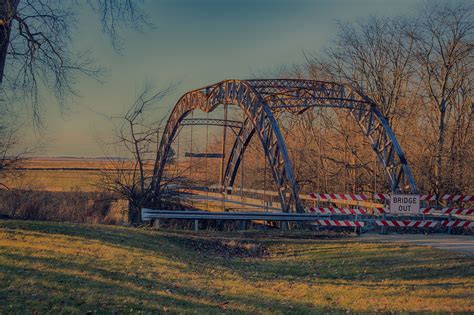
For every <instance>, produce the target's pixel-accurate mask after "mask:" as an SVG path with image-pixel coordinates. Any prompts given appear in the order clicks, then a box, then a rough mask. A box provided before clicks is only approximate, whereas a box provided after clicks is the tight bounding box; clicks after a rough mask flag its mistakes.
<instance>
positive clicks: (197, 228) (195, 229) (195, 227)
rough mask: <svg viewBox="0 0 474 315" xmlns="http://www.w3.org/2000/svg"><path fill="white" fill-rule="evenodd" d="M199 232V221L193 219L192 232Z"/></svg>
mask: <svg viewBox="0 0 474 315" xmlns="http://www.w3.org/2000/svg"><path fill="white" fill-rule="evenodd" d="M198 230H199V220H197V219H195V220H194V231H198Z"/></svg>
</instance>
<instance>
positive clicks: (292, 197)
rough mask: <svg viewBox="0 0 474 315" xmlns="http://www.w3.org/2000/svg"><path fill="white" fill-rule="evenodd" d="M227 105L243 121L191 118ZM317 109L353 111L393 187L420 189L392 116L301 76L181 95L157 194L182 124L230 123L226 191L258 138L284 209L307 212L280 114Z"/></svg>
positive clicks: (164, 143) (346, 91) (337, 87)
mask: <svg viewBox="0 0 474 315" xmlns="http://www.w3.org/2000/svg"><path fill="white" fill-rule="evenodd" d="M224 105H233V106H237V107H238V108H240V110H241V111H242V112H243V115H244V117H245V119H244V121H243V122H236V121H227V120H226V121H225V122H222V120H218V119H207V120H206V119H186V117H187V116H188V115H189V114H190V113H191V112H193V111H194V110H200V111H202V112H204V113H210V112H212V111H214V110H215V109H216V108H217V107H218V106H224ZM314 107H325V108H335V109H340V110H346V111H348V112H349V113H350V115H351V116H352V117H353V118H354V120H355V121H356V123H357V124H358V126H359V127H360V131H361V133H362V134H363V135H364V136H365V137H366V138H367V139H368V140H369V142H370V144H371V147H372V149H373V151H374V153H375V154H376V156H377V160H378V162H379V163H380V164H381V165H382V167H383V168H384V169H385V173H386V176H387V180H388V182H389V183H390V187H391V190H392V191H394V192H410V193H416V192H417V188H416V185H415V181H414V179H413V175H412V172H411V170H410V167H409V165H408V163H407V160H406V158H405V155H404V153H403V150H402V148H401V147H400V144H399V143H398V141H397V138H396V136H395V134H394V132H393V130H392V128H391V127H390V124H389V122H388V120H387V118H386V117H385V116H384V115H383V114H382V112H381V110H380V109H379V108H378V107H377V105H376V104H375V103H374V102H372V101H371V100H370V99H369V98H368V97H367V96H365V95H364V94H363V93H362V92H360V91H355V90H354V89H352V88H350V87H349V86H347V85H343V84H339V83H334V82H323V81H314V80H297V79H289V80H286V79H268V80H225V81H221V82H219V83H216V84H213V85H209V86H206V87H203V88H200V89H197V90H193V91H189V92H187V93H185V94H184V95H183V96H181V98H180V99H179V100H178V102H177V103H176V105H175V106H174V108H173V110H172V112H171V114H170V116H169V118H168V121H167V124H166V127H165V129H164V132H163V135H162V138H161V142H160V146H159V149H158V152H157V156H156V160H155V166H154V171H153V179H152V187H153V189H154V191H155V192H158V189H159V187H160V181H161V180H162V177H163V172H164V168H165V163H166V160H167V159H166V157H167V156H168V152H169V150H170V148H171V145H172V143H173V141H174V139H175V136H176V135H177V132H178V131H179V129H180V128H181V127H182V126H185V125H215V126H228V127H230V128H231V129H232V130H233V131H234V132H235V133H236V134H237V136H236V138H235V141H234V144H233V146H232V150H231V152H230V154H229V156H228V158H227V162H226V163H227V164H226V166H225V169H224V172H223V176H222V180H221V186H222V189H223V192H227V190H229V191H230V189H231V188H232V187H233V185H234V181H235V178H236V175H237V171H238V169H239V166H240V163H241V161H242V158H243V156H244V154H245V151H246V148H247V147H248V145H249V143H250V141H251V139H252V138H253V137H254V136H257V137H258V140H259V141H260V143H261V145H262V148H263V151H264V153H265V158H266V160H267V163H268V165H269V167H270V169H271V173H272V177H273V180H274V182H275V185H276V187H277V191H278V195H279V199H280V203H281V209H282V210H283V211H284V212H290V211H296V212H303V211H304V209H303V205H302V202H301V200H300V197H299V193H298V185H297V182H296V179H295V175H294V171H293V166H292V162H291V160H290V158H289V155H288V151H287V148H286V145H285V141H284V138H283V137H282V134H281V132H280V127H279V124H278V121H277V118H278V116H279V115H280V114H281V113H283V112H287V113H290V114H294V115H299V114H302V113H304V112H305V111H307V110H309V109H311V108H314Z"/></svg>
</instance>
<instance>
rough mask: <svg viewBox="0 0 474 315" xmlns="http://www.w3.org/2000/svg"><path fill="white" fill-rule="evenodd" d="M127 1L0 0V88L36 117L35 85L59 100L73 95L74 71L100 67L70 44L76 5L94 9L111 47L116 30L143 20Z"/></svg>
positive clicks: (79, 72)
mask: <svg viewBox="0 0 474 315" xmlns="http://www.w3.org/2000/svg"><path fill="white" fill-rule="evenodd" d="M141 2H142V1H133V0H98V1H92V0H90V1H86V2H83V1H75V0H64V1H56V0H1V1H0V86H1V87H2V91H3V93H14V94H15V98H16V99H22V100H23V101H28V103H30V104H31V105H32V109H33V114H34V117H35V118H36V121H37V122H38V121H39V114H40V109H39V105H40V103H41V102H40V93H39V92H40V90H42V89H44V90H48V91H51V94H52V95H54V96H55V97H56V99H57V100H58V101H59V103H60V104H61V105H64V104H66V102H67V100H68V98H70V97H71V96H74V95H76V94H77V90H76V89H75V87H74V85H75V81H76V79H77V77H78V76H79V75H86V76H90V77H96V78H97V76H98V75H99V74H100V72H101V70H102V69H101V68H100V67H97V66H96V65H94V63H93V61H92V59H91V58H90V56H89V53H88V52H84V51H77V50H75V49H74V48H73V45H72V44H73V39H72V34H73V30H74V29H75V26H76V25H77V24H78V23H81V22H82V21H77V14H78V12H79V10H80V9H81V8H84V7H87V8H89V9H91V10H94V11H95V12H97V14H98V16H99V18H100V21H101V23H102V30H103V31H104V32H105V33H106V34H107V35H109V37H110V38H111V40H112V43H113V45H114V47H115V48H116V49H119V48H120V43H121V38H120V36H119V31H120V30H121V29H125V28H127V29H128V28H141V27H143V26H144V25H147V21H146V18H145V15H144V14H143V13H142V11H141V9H140V5H141Z"/></svg>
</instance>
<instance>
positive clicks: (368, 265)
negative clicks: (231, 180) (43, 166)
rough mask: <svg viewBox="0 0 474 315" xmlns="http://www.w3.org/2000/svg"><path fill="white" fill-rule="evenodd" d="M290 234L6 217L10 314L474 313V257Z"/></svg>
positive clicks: (2, 232) (4, 306)
mask: <svg viewBox="0 0 474 315" xmlns="http://www.w3.org/2000/svg"><path fill="white" fill-rule="evenodd" d="M280 233H281V232H263V231H260V232H259V231H254V232H245V233H244V232H242V233H237V232H234V233H223V232H219V233H212V232H199V233H192V232H186V231H180V232H172V231H170V232H166V231H152V230H147V229H132V228H124V227H112V226H99V225H75V224H59V223H51V222H28V221H0V283H1V285H0V313H46V312H48V313H82V314H83V313H86V312H89V311H90V312H95V311H96V312H98V313H114V312H119V313H129V312H132V313H137V312H139V311H143V313H148V312H155V313H163V312H172V313H215V314H220V313H222V312H228V313H250V314H255V313H261V314H283V313H285V314H287V313H290V314H291V313H294V314H306V313H316V312H317V313H324V312H329V313H353V312H361V313H367V312H383V313H389V312H428V313H431V312H448V313H451V312H465V313H472V312H474V260H473V259H471V258H467V257H463V256H460V255H457V254H453V253H447V252H444V251H441V250H435V249H431V248H428V247H415V246H410V245H405V244H404V245H402V244H394V243H370V242H365V241H362V240H360V239H357V238H333V239H331V238H313V239H304V238H303V239H302V237H314V236H312V235H311V234H307V233H306V234H298V235H296V234H291V233H290V232H286V234H280ZM296 236H298V238H296Z"/></svg>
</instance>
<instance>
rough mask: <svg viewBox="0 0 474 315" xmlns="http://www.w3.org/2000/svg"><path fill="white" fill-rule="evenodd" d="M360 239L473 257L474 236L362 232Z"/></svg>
mask: <svg viewBox="0 0 474 315" xmlns="http://www.w3.org/2000/svg"><path fill="white" fill-rule="evenodd" d="M360 238H361V240H366V241H370V242H394V243H405V244H412V245H421V246H431V247H434V248H439V249H444V250H447V251H452V252H457V253H463V254H466V255H468V256H471V257H474V236H470V235H449V234H429V235H423V234H387V235H382V234H362V235H361V236H360Z"/></svg>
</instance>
